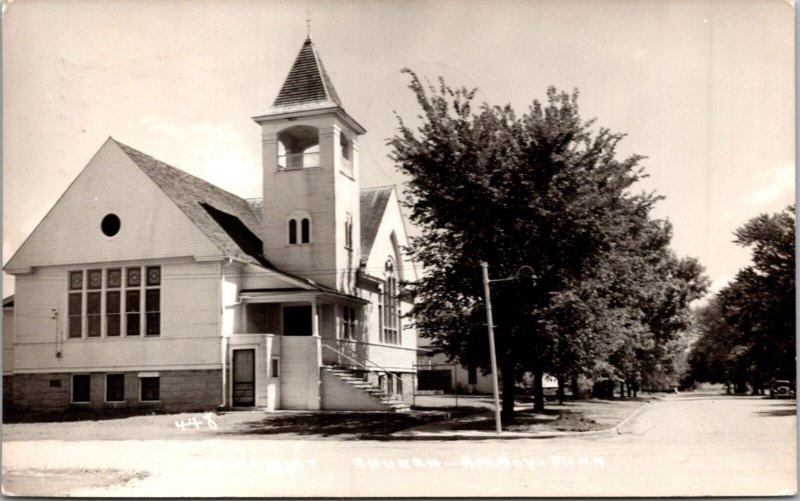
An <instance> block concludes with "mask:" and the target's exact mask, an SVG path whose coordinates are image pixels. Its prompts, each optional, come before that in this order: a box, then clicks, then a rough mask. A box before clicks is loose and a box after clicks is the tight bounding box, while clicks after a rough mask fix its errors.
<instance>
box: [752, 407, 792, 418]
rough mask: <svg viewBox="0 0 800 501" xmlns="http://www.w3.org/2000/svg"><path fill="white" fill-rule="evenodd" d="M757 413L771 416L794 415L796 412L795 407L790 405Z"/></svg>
mask: <svg viewBox="0 0 800 501" xmlns="http://www.w3.org/2000/svg"><path fill="white" fill-rule="evenodd" d="M758 413H759V414H760V415H762V416H771V417H782V416H794V415H796V414H797V408H796V407H794V406H791V407H785V406H781V407H778V408H775V409H770V410H767V411H758Z"/></svg>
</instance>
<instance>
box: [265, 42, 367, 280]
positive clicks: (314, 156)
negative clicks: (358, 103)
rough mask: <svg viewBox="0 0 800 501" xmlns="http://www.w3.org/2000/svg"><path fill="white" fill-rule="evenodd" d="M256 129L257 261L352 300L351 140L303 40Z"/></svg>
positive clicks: (355, 216) (354, 142)
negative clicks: (259, 187) (259, 176)
mask: <svg viewBox="0 0 800 501" xmlns="http://www.w3.org/2000/svg"><path fill="white" fill-rule="evenodd" d="M253 120H255V122H256V123H257V124H259V125H260V126H261V142H262V163H263V176H264V177H263V200H264V203H263V214H262V220H263V228H262V233H261V238H262V241H263V243H264V255H265V256H266V257H267V259H269V260H270V261H271V262H272V263H273V264H274V265H275V266H276V267H277V268H278V269H279V270H280V271H284V272H287V273H291V274H294V275H298V276H301V277H304V278H307V279H309V280H313V281H314V282H317V283H319V284H322V285H326V286H328V287H332V288H335V289H336V290H338V291H340V292H343V293H353V292H354V288H355V276H356V270H358V266H359V262H360V258H361V256H360V251H361V249H360V241H361V237H360V227H361V224H360V223H361V221H360V214H359V165H358V136H360V135H362V134H364V133H365V132H366V131H365V129H364V128H363V127H362V126H361V125H359V123H358V122H356V121H355V120H354V119H353V118H352V117H351V116H350V115H348V114H347V112H346V111H345V110H344V107H343V106H342V103H341V101H340V100H339V96H338V95H337V94H336V89H334V87H333V83H332V82H331V80H330V78H329V77H328V74H327V73H326V72H325V68H324V66H323V65H322V60H321V59H320V57H319V54H318V53H317V49H316V47H315V46H314V43H313V42H312V41H311V38H310V37H309V38H307V39H306V40H305V42H304V43H303V47H302V48H301V49H300V53H299V54H298V55H297V58H296V59H295V61H294V64H293V65H292V68H291V70H290V71H289V75H288V76H287V77H286V80H285V81H284V83H283V86H282V87H281V90H280V92H279V93H278V97H277V98H275V101H274V102H273V103H272V107H271V108H270V109H269V111H268V112H267V113H266V114H264V115H261V116H257V117H254V118H253Z"/></svg>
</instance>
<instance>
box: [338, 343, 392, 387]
mask: <svg viewBox="0 0 800 501" xmlns="http://www.w3.org/2000/svg"><path fill="white" fill-rule="evenodd" d="M322 346H323V347H325V348H328V349H329V350H331V351H333V352H336V353H338V354H339V355H341V356H343V357H344V358H346V359H348V360H350V361H352V362H355V364H356V365H359V366H361V367H363V368H364V369H367V370H369V367H367V366H366V365H364V364H362V363H361V362H359V361H358V360H356V359H355V358H353V357H351V356H349V355H346V354H344V353H342V352H341V351H339V350H337V349H336V348H334V347H332V346H331V345H328V344H325V343H322ZM364 361H365V362H369V363H371V364H372V365H374V366H375V367H377V368H378V369H380V370H382V371H383V372H384V373H386V375H387V376H389V377H391V378H395V379H396V380H398V381H400V384H401V385H402V384H403V380H402V379H400V378H399V377H397V376H395V375H394V374H392V373H391V372H389V370H388V369H384V368H383V367H381V366H380V365H378V364H376V363H375V362H373V361H372V360H370V359H368V358H366V357H364Z"/></svg>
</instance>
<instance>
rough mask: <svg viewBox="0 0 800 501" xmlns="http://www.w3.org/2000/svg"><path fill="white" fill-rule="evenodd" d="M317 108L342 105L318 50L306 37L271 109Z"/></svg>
mask: <svg viewBox="0 0 800 501" xmlns="http://www.w3.org/2000/svg"><path fill="white" fill-rule="evenodd" d="M308 105H316V106H314V107H315V108H316V107H333V106H340V107H341V106H342V102H341V101H340V100H339V95H338V94H337V93H336V89H334V88H333V83H332V82H331V79H330V77H328V73H327V72H326V71H325V67H324V66H323V65H322V60H321V59H320V57H319V54H318V53H317V48H316V47H315V46H314V42H312V41H311V39H310V38H306V40H305V42H303V47H302V48H301V49H300V53H299V54H297V58H296V59H295V60H294V64H293V65H292V69H291V70H289V75H288V76H287V77H286V80H285V81H284V82H283V87H281V90H280V92H278V97H276V98H275V102H273V103H272V108H273V110H277V109H280V108H292V109H294V108H297V107H306V106H308Z"/></svg>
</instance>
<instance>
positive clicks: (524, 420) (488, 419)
mask: <svg viewBox="0 0 800 501" xmlns="http://www.w3.org/2000/svg"><path fill="white" fill-rule="evenodd" d="M601 427H602V426H601V425H599V424H598V423H597V422H596V421H595V420H593V419H588V418H585V417H583V415H582V414H581V413H580V412H576V411H573V410H570V409H545V410H544V411H541V412H533V410H524V411H518V412H516V413H514V422H513V423H503V430H505V431H520V432H536V431H592V430H596V429H599V428H601ZM453 429H454V430H459V431H466V430H473V431H494V430H495V421H494V417H493V416H486V415H483V416H476V417H475V419H471V420H468V421H465V422H463V423H460V424H458V425H456V426H454V427H453Z"/></svg>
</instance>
